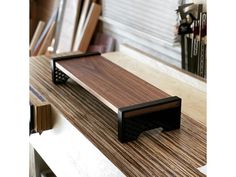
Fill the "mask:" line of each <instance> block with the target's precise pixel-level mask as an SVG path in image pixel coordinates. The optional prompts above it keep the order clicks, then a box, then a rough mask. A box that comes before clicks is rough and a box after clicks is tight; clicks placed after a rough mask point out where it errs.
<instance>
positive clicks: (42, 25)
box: [29, 21, 45, 51]
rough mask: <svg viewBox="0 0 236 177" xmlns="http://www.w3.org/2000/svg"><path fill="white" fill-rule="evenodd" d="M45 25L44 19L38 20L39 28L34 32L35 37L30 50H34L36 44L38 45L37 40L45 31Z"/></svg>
mask: <svg viewBox="0 0 236 177" xmlns="http://www.w3.org/2000/svg"><path fill="white" fill-rule="evenodd" d="M44 26H45V22H44V21H39V22H38V25H37V28H36V30H35V32H34V35H33V38H32V40H31V43H30V47H29V48H30V51H32V49H33V48H34V47H35V45H36V43H37V41H38V39H39V37H40V35H41V33H42V31H43V28H44Z"/></svg>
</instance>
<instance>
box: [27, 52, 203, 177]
mask: <svg viewBox="0 0 236 177" xmlns="http://www.w3.org/2000/svg"><path fill="white" fill-rule="evenodd" d="M30 84H31V85H32V86H33V87H34V88H35V89H37V90H38V91H39V92H40V93H41V94H42V95H43V96H44V98H45V99H46V100H47V101H49V102H50V103H51V104H52V105H53V106H55V107H56V108H57V109H58V110H59V111H60V112H61V114H62V115H63V116H64V117H65V118H66V119H67V120H68V121H69V122H70V123H71V124H72V125H73V126H74V127H75V128H76V129H77V130H78V131H79V132H80V133H82V134H83V135H84V136H85V137H86V139H88V140H89V141H90V142H91V143H92V144H93V145H94V146H95V147H96V148H97V149H99V150H100V151H101V152H102V153H103V154H104V155H105V156H106V157H107V158H108V159H109V160H110V161H111V162H112V163H113V164H114V165H115V166H116V167H117V168H118V169H119V170H120V171H121V172H122V173H123V174H125V175H126V176H130V177H133V176H139V177H142V176H143V177H147V176H170V177H172V176H186V177H189V176H205V175H203V174H201V173H200V172H199V170H197V168H198V167H201V166H203V165H205V164H206V127H205V126H203V125H202V124H200V123H198V122H197V121H195V120H193V119H191V118H189V117H188V116H186V115H184V114H182V119H181V120H182V122H181V128H180V129H179V130H175V131H171V132H162V133H159V130H153V131H149V132H145V133H143V134H142V135H141V136H140V137H139V138H138V139H137V140H136V141H133V142H129V143H125V144H122V143H120V142H119V141H118V140H117V120H116V115H115V113H114V112H113V111H112V110H110V109H108V108H107V107H106V106H105V105H104V104H102V103H101V102H100V101H99V100H98V99H96V98H95V97H94V96H92V95H91V94H90V93H88V92H87V91H86V90H85V89H83V88H82V87H81V86H79V85H78V84H77V83H75V82H74V81H72V80H69V81H68V82H67V83H66V84H63V85H60V86H58V85H54V84H53V83H52V80H51V73H50V64H49V60H48V59H47V58H45V57H43V56H41V57H36V58H32V59H31V60H30ZM52 130H53V129H52ZM45 133H46V132H45ZM59 135H60V134H59ZM66 137H67V139H68V138H69V137H70V136H66ZM58 138H59V137H58ZM54 140H56V139H54ZM52 143H53V142H52V141H48V142H47V143H46V144H52ZM61 144H65V143H64V142H63V143H61ZM70 145H71V144H68V146H70ZM81 145H82V144H81ZM50 147H51V146H48V148H50ZM59 148H60V146H59ZM60 149H61V148H60ZM42 150H43V151H44V152H46V151H47V149H45V148H44V149H42ZM60 152H62V151H60ZM55 153H56V152H55ZM71 153H72V154H70V155H69V156H70V157H72V158H70V159H71V161H72V162H71V164H74V163H73V162H76V161H74V160H72V159H74V158H75V156H76V154H75V153H76V151H74V152H71ZM88 153H89V152H88ZM57 155H58V156H57V157H58V158H57V163H54V165H55V164H58V166H61V167H63V165H64V163H63V162H60V160H59V159H60V157H61V156H65V154H64V153H62V154H57ZM94 160H96V158H94ZM62 164H63V165H62ZM67 165H68V164H67ZM49 166H50V165H49ZM68 167H70V168H72V166H70V165H68ZM87 167H88V168H87V170H89V169H90V168H89V165H88V166H87ZM75 168H79V165H77V166H76V167H75ZM64 169H67V168H64ZM52 170H53V168H52ZM74 170H76V169H74ZM100 170H101V169H100ZM61 171H62V170H61ZM85 171H86V170H85ZM103 171H104V173H105V171H106V168H104V169H103ZM100 172H101V171H100ZM64 173H65V172H64ZM69 173H70V171H68V174H69ZM101 173H102V172H101ZM101 176H102V175H101Z"/></svg>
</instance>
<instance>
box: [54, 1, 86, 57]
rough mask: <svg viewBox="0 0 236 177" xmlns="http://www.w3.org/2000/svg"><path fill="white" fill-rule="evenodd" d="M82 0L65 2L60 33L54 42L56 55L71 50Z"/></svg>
mask: <svg viewBox="0 0 236 177" xmlns="http://www.w3.org/2000/svg"><path fill="white" fill-rule="evenodd" d="M81 2H82V0H65V2H64V7H63V8H64V13H63V17H62V22H61V23H62V24H61V31H60V34H59V35H58V39H57V40H58V41H56V44H57V43H58V44H57V46H55V47H57V49H56V52H57V53H61V52H69V51H71V50H72V47H73V42H74V36H75V32H76V27H77V21H78V18H79V16H80V8H81Z"/></svg>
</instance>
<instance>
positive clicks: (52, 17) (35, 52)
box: [32, 10, 57, 56]
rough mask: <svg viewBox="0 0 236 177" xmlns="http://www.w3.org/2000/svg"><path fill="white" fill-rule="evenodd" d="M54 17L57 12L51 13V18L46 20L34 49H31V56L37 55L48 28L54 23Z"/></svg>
mask: <svg viewBox="0 0 236 177" xmlns="http://www.w3.org/2000/svg"><path fill="white" fill-rule="evenodd" d="M56 16H57V10H55V11H54V12H53V15H52V16H51V18H50V19H49V20H48V22H47V24H46V26H45V28H44V30H43V32H42V34H41V35H40V37H39V40H38V41H37V43H36V45H35V47H34V48H33V49H32V55H34V56H35V55H37V53H38V51H39V50H40V47H41V45H42V43H43V40H44V39H45V36H46V35H47V33H48V31H49V29H50V27H51V26H52V24H53V23H54V22H55V21H56Z"/></svg>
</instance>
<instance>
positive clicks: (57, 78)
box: [51, 52, 101, 84]
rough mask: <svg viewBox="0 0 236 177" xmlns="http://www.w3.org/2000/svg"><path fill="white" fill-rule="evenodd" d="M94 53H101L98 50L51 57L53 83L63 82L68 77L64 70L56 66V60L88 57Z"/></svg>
mask: <svg viewBox="0 0 236 177" xmlns="http://www.w3.org/2000/svg"><path fill="white" fill-rule="evenodd" d="M94 55H101V54H100V53H99V52H89V53H81V54H71V53H70V54H65V55H62V56H56V57H52V58H51V69H52V81H53V83H54V84H64V83H65V82H66V81H67V80H68V79H69V76H67V75H66V74H65V73H64V72H62V71H61V70H60V69H58V68H57V67H56V62H57V61H63V60H72V59H79V58H81V57H89V56H94Z"/></svg>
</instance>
